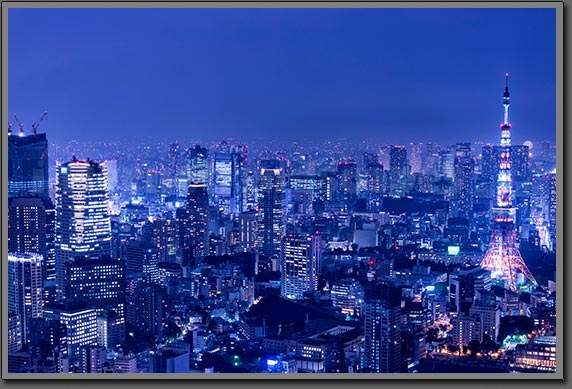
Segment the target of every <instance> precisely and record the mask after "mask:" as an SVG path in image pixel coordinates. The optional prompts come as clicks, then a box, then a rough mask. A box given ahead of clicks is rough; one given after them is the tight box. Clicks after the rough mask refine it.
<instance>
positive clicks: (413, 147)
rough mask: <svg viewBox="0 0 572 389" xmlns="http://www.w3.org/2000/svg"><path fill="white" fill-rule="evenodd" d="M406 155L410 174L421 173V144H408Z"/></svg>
mask: <svg viewBox="0 0 572 389" xmlns="http://www.w3.org/2000/svg"><path fill="white" fill-rule="evenodd" d="M407 155H408V156H409V164H410V165H411V173H422V172H423V143H419V142H414V143H410V144H409V147H408V150H407Z"/></svg>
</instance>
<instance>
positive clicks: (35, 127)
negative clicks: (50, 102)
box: [32, 111, 48, 135]
mask: <svg viewBox="0 0 572 389" xmlns="http://www.w3.org/2000/svg"><path fill="white" fill-rule="evenodd" d="M47 114H48V111H45V112H44V114H43V115H42V117H41V118H40V119H39V120H38V121H36V122H35V123H34V124H32V132H33V133H34V135H36V130H37V129H38V126H39V125H40V123H41V122H42V120H44V118H45V117H46V115H47Z"/></svg>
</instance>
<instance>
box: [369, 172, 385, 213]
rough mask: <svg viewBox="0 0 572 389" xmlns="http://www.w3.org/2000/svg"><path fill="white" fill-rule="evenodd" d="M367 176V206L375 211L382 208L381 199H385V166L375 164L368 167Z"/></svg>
mask: <svg viewBox="0 0 572 389" xmlns="http://www.w3.org/2000/svg"><path fill="white" fill-rule="evenodd" d="M366 175H367V190H366V197H367V204H368V208H369V209H370V210H375V209H376V208H377V207H380V206H381V199H382V197H383V192H384V191H383V189H384V188H383V184H384V182H383V181H384V174H383V165H381V164H380V163H373V164H369V165H367V166H366Z"/></svg>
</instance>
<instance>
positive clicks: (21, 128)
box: [14, 114, 24, 136]
mask: <svg viewBox="0 0 572 389" xmlns="http://www.w3.org/2000/svg"><path fill="white" fill-rule="evenodd" d="M14 119H15V120H16V123H18V127H20V136H24V123H22V122H21V121H20V120H19V119H18V116H16V114H14Z"/></svg>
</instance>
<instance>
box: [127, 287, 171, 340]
mask: <svg viewBox="0 0 572 389" xmlns="http://www.w3.org/2000/svg"><path fill="white" fill-rule="evenodd" d="M166 296H167V290H166V289H165V288H163V287H159V286H149V285H140V286H139V287H137V288H136V290H135V291H134V293H133V295H132V296H131V297H130V298H129V299H128V301H127V309H126V311H127V322H128V323H129V324H130V325H132V326H134V327H135V330H136V331H139V332H143V333H146V334H155V335H156V334H158V333H159V331H161V327H162V323H163V322H162V320H163V312H164V304H165V298H166Z"/></svg>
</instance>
